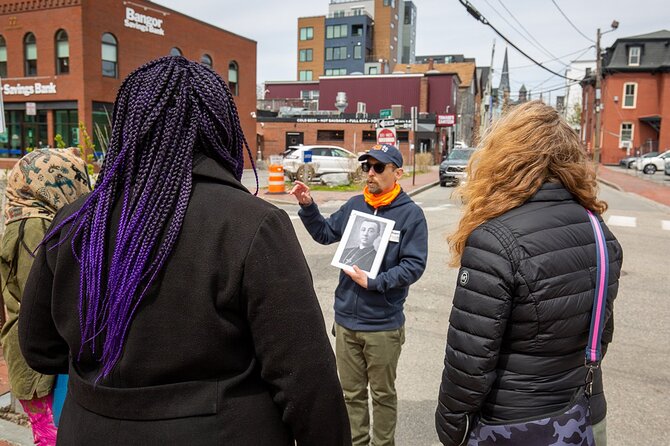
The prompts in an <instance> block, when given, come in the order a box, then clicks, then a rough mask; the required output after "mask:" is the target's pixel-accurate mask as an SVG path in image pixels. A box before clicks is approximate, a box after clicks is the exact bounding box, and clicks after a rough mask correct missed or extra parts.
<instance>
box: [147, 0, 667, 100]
mask: <svg viewBox="0 0 670 446" xmlns="http://www.w3.org/2000/svg"><path fill="white" fill-rule="evenodd" d="M329 2H330V0H278V1H273V0H237V1H230V0H228V1H221V0H188V1H185V0H156V3H158V4H161V5H165V6H167V7H169V8H171V9H174V10H176V11H179V12H182V13H184V14H187V15H190V16H192V17H195V18H198V19H200V20H203V21H206V22H208V23H211V24H213V25H216V26H218V27H221V28H223V29H226V30H228V31H231V32H234V33H236V34H240V35H242V36H245V37H248V38H251V39H253V40H255V41H256V42H258V54H257V56H258V73H257V82H258V83H261V82H264V81H276V80H295V79H296V58H297V41H296V35H297V29H296V28H297V19H298V17H303V16H315V15H325V14H326V13H327V12H328V4H329ZM554 2H555V3H556V4H557V5H558V6H559V7H560V9H561V10H562V11H563V13H565V15H567V17H568V18H569V19H570V20H571V21H572V23H573V24H574V25H575V27H576V28H577V29H578V30H579V32H578V31H577V30H575V29H574V28H573V27H572V26H571V25H570V23H568V21H567V20H566V19H565V18H564V17H563V16H562V15H561V13H560V12H559V10H558V9H557V7H556V6H555V5H554ZM470 3H471V4H472V5H473V6H475V7H476V8H477V9H478V10H479V12H480V13H482V15H484V17H486V19H488V21H489V22H490V23H491V24H492V25H493V26H495V27H496V28H497V29H498V30H499V31H501V32H502V34H504V35H505V36H506V37H507V38H509V39H510V40H511V41H512V42H513V43H514V44H515V45H517V46H518V47H519V48H521V49H522V50H523V51H524V52H526V53H528V54H529V55H530V56H531V57H533V58H535V59H536V60H537V61H539V62H546V61H549V60H551V59H554V58H555V57H558V58H559V61H553V62H546V66H547V67H549V68H551V69H552V70H554V71H558V72H563V73H564V72H565V65H564V64H563V63H569V62H570V61H571V60H573V59H574V58H576V57H578V56H581V57H580V59H582V60H584V59H591V60H593V59H595V49H594V48H590V49H589V48H588V47H589V46H591V45H593V44H594V43H593V41H595V37H596V29H597V28H598V27H600V28H601V30H602V31H606V30H609V29H610V24H611V23H612V20H613V19H616V20H618V21H619V23H620V25H619V28H618V29H617V30H616V31H613V32H610V33H607V34H605V35H603V38H602V45H603V47H606V46H610V45H611V44H612V43H614V41H615V40H616V39H617V38H620V37H627V36H633V35H638V34H646V33H650V32H654V31H658V30H661V29H670V6H669V4H668V0H636V1H633V2H631V1H630V0H470ZM414 4H415V5H416V7H417V14H418V18H417V35H416V40H417V41H416V54H417V55H425V54H463V55H465V56H466V57H474V58H476V62H477V65H478V66H488V65H490V63H491V46H492V44H493V40H494V39H495V56H494V63H493V67H494V71H495V74H494V76H495V85H496V86H497V82H498V78H499V75H500V71H501V67H502V60H503V54H504V51H505V48H506V47H507V46H508V45H507V44H506V43H505V42H504V41H503V39H502V38H500V37H498V36H496V35H495V33H494V32H493V30H491V29H490V28H489V27H487V26H485V25H484V24H482V23H480V22H478V21H476V20H475V19H474V18H473V17H472V16H470V15H469V14H468V13H467V11H466V10H465V8H464V7H463V6H462V5H461V4H460V2H459V1H458V0H414ZM519 23H521V25H522V26H521V25H519ZM524 28H525V29H524ZM580 32H581V33H583V34H585V35H586V36H587V37H588V38H589V39H591V40H592V41H591V40H587V38H586V37H584V36H582V35H581V34H580ZM508 57H509V65H510V81H511V87H512V91H513V92H516V91H517V90H518V89H519V87H520V86H521V85H522V84H525V85H526V88H527V89H528V90H531V91H532V92H539V91H541V90H546V89H551V88H553V87H556V86H559V85H560V84H561V83H562V82H564V80H562V79H561V78H559V77H556V76H553V75H552V74H551V73H549V72H546V71H543V70H542V69H540V68H538V67H536V66H533V64H532V62H530V61H528V60H527V59H526V58H525V57H524V56H522V55H521V54H520V53H518V52H517V51H516V50H515V49H513V48H512V47H509V56H508ZM529 65H530V66H529Z"/></svg>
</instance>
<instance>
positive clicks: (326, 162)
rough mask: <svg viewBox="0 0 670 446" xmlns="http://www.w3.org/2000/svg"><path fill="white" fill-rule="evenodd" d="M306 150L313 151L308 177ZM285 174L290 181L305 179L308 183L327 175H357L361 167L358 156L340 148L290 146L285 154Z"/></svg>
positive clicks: (308, 166) (308, 167)
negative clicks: (305, 161) (304, 157)
mask: <svg viewBox="0 0 670 446" xmlns="http://www.w3.org/2000/svg"><path fill="white" fill-rule="evenodd" d="M305 150H311V151H312V162H311V163H309V164H308V165H307V169H306V170H307V172H306V175H307V176H306V177H304V175H305V173H304V170H305V164H304V163H303V153H304V152H305ZM282 164H283V166H284V174H285V175H286V176H287V177H288V179H289V180H291V181H293V180H295V179H296V178H305V179H307V180H308V181H311V180H313V179H314V178H315V177H320V176H321V175H323V174H327V173H347V174H355V173H356V170H357V169H358V168H359V167H360V163H359V162H358V155H356V154H355V153H352V152H350V151H348V150H347V149H344V148H342V147H339V146H325V145H313V146H304V145H299V146H290V147H289V148H288V149H287V150H286V151H285V152H284V159H283V161H282Z"/></svg>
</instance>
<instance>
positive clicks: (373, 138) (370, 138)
mask: <svg viewBox="0 0 670 446" xmlns="http://www.w3.org/2000/svg"><path fill="white" fill-rule="evenodd" d="M363 142H375V143H376V142H377V131H375V130H363Z"/></svg>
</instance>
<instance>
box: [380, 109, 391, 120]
mask: <svg viewBox="0 0 670 446" xmlns="http://www.w3.org/2000/svg"><path fill="white" fill-rule="evenodd" d="M379 117H380V118H381V119H384V118H390V117H391V109H390V108H382V109H381V110H379Z"/></svg>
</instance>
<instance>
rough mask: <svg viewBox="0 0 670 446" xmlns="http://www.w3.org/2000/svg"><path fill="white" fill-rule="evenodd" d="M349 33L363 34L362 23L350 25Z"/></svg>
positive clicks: (354, 34) (353, 34)
mask: <svg viewBox="0 0 670 446" xmlns="http://www.w3.org/2000/svg"><path fill="white" fill-rule="evenodd" d="M351 35H352V36H362V35H363V25H351Z"/></svg>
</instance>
